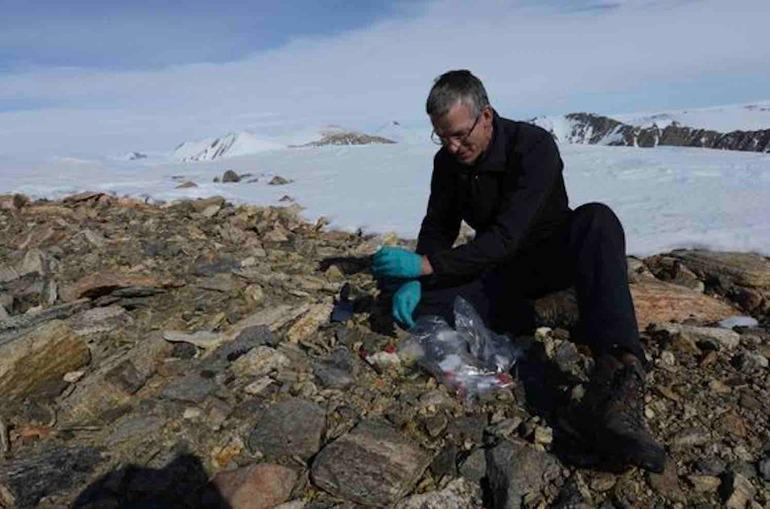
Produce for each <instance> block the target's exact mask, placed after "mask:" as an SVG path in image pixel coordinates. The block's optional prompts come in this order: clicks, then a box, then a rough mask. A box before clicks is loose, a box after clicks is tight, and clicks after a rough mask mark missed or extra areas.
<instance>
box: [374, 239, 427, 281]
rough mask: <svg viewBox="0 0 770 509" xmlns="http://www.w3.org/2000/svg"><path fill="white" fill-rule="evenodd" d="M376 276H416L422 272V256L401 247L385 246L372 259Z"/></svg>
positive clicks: (406, 277)
mask: <svg viewBox="0 0 770 509" xmlns="http://www.w3.org/2000/svg"><path fill="white" fill-rule="evenodd" d="M372 274H374V277H376V278H381V277H400V278H405V279H409V278H415V277H419V276H420V274H422V256H420V255H418V254H415V253H413V252H411V251H407V250H406V249H402V248H400V247H387V246H386V247H383V248H382V249H380V250H379V251H377V252H376V253H374V257H373V259H372Z"/></svg>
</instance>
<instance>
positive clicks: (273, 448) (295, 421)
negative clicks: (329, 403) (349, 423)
mask: <svg viewBox="0 0 770 509" xmlns="http://www.w3.org/2000/svg"><path fill="white" fill-rule="evenodd" d="M325 426H326V412H325V411H324V409H323V408H321V407H320V406H318V405H316V404H315V403H312V402H310V401H307V400H304V399H300V398H292V399H288V400H285V401H281V402H280V403H276V404H275V405H273V406H271V407H268V408H267V410H265V412H264V413H263V414H262V415H261V416H260V417H259V420H258V421H257V423H256V424H255V426H254V429H253V430H252V431H251V433H250V434H249V448H250V449H251V450H252V451H260V452H261V453H262V454H264V455H265V456H267V457H270V458H274V459H277V458H281V457H290V456H299V457H300V458H302V459H303V460H307V459H308V458H310V457H311V456H312V455H314V454H315V453H316V452H318V449H319V448H320V447H321V436H322V435H323V431H324V428H325Z"/></svg>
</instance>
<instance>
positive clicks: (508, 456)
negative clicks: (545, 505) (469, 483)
mask: <svg viewBox="0 0 770 509" xmlns="http://www.w3.org/2000/svg"><path fill="white" fill-rule="evenodd" d="M560 472H561V468H560V466H559V462H558V461H557V460H556V458H554V457H553V456H551V455H550V454H547V453H545V452H543V451H538V450H537V449H534V448H533V447H531V446H529V445H526V444H524V443H521V442H511V441H503V442H501V443H500V444H498V445H497V446H495V447H494V448H492V449H490V450H488V451H487V479H488V480H489V487H490V490H491V492H492V499H493V505H494V507H505V508H514V507H521V505H522V502H523V499H524V496H525V495H528V494H532V493H539V492H540V491H541V490H542V489H543V488H544V487H545V486H546V485H547V484H548V483H549V482H551V481H553V480H555V479H556V478H558V477H559V475H560Z"/></svg>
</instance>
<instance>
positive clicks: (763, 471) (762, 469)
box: [757, 456, 770, 481]
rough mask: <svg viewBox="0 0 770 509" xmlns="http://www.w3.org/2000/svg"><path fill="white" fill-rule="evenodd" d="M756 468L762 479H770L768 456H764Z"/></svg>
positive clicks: (769, 457)
mask: <svg viewBox="0 0 770 509" xmlns="http://www.w3.org/2000/svg"><path fill="white" fill-rule="evenodd" d="M757 470H759V475H760V476H761V477H762V479H764V480H765V481H770V456H767V457H765V459H763V460H762V461H760V462H759V464H758V465H757Z"/></svg>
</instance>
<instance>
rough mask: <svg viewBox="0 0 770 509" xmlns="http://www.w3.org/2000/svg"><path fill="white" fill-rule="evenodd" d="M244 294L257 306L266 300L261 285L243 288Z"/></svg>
mask: <svg viewBox="0 0 770 509" xmlns="http://www.w3.org/2000/svg"><path fill="white" fill-rule="evenodd" d="M243 294H244V295H245V296H246V298H247V299H249V300H250V301H251V302H252V303H254V305H256V306H259V305H260V304H262V303H263V302H265V291H264V290H263V289H262V287H261V286H259V285H256V284H254V285H249V286H247V287H246V288H245V289H244V290H243Z"/></svg>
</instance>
